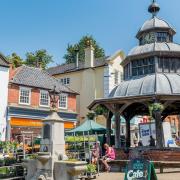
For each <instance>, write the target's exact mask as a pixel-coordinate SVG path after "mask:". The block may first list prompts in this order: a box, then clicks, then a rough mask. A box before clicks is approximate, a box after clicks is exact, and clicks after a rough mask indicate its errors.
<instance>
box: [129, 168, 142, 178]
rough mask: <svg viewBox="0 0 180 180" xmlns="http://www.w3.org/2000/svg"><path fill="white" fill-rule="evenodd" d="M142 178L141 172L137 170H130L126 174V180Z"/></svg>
mask: <svg viewBox="0 0 180 180" xmlns="http://www.w3.org/2000/svg"><path fill="white" fill-rule="evenodd" d="M142 177H143V172H142V171H140V170H137V171H136V172H134V171H133V170H130V171H128V173H127V179H128V180H133V179H134V178H142Z"/></svg>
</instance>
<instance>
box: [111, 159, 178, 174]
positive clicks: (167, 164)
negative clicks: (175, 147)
mask: <svg viewBox="0 0 180 180" xmlns="http://www.w3.org/2000/svg"><path fill="white" fill-rule="evenodd" d="M129 161H130V160H113V161H110V162H108V164H109V165H110V166H111V167H112V170H113V171H116V172H119V171H122V170H123V169H125V167H126V165H127V163H128V162H129ZM151 162H153V164H154V167H155V169H160V173H163V169H168V168H180V161H151Z"/></svg>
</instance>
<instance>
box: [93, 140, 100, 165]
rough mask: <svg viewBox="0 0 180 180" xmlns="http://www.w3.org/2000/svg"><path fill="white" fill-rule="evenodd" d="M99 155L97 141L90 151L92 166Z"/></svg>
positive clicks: (98, 143)
mask: <svg viewBox="0 0 180 180" xmlns="http://www.w3.org/2000/svg"><path fill="white" fill-rule="evenodd" d="M100 154H101V149H100V142H99V141H97V142H96V143H95V145H94V148H93V151H92V164H97V161H98V159H99V157H100Z"/></svg>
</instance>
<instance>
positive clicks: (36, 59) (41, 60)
mask: <svg viewBox="0 0 180 180" xmlns="http://www.w3.org/2000/svg"><path fill="white" fill-rule="evenodd" d="M51 62H53V60H52V56H50V55H49V54H48V53H47V51H46V50H45V49H41V50H37V51H35V52H28V53H26V59H25V64H26V65H27V66H31V67H42V68H43V69H46V68H47V65H48V64H49V63H51Z"/></svg>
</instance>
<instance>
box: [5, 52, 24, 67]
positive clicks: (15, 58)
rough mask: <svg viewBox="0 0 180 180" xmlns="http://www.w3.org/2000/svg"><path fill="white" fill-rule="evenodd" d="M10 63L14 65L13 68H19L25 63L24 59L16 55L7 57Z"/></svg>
mask: <svg viewBox="0 0 180 180" xmlns="http://www.w3.org/2000/svg"><path fill="white" fill-rule="evenodd" d="M7 59H8V60H9V62H10V63H12V65H13V68H17V67H19V66H22V65H23V63H24V61H23V59H22V58H21V57H20V56H18V55H17V54H16V53H12V54H11V55H10V56H8V57H7Z"/></svg>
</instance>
